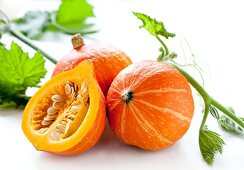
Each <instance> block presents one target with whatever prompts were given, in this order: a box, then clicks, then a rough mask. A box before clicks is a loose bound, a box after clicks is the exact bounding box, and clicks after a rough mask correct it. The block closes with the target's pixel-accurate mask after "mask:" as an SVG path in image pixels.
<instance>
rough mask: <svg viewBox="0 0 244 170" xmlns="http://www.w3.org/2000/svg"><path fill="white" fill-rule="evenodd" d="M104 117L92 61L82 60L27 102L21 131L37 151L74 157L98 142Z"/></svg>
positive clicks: (102, 101)
mask: <svg viewBox="0 0 244 170" xmlns="http://www.w3.org/2000/svg"><path fill="white" fill-rule="evenodd" d="M105 116H106V113H105V102H104V96H103V93H102V91H101V89H100V87H99V85H98V82H97V80H96V78H95V73H94V67H93V64H92V61H91V60H84V61H83V62H81V63H80V64H79V65H78V66H77V67H76V68H74V69H72V70H69V71H67V72H63V73H61V74H59V75H57V76H55V77H54V78H52V79H51V80H50V81H48V82H47V83H46V84H45V85H44V86H42V87H41V88H40V89H39V91H38V92H37V93H36V94H35V95H34V96H33V97H32V98H31V99H30V101H29V103H28V104H27V106H26V108H25V110H24V115H23V119H22V129H23V131H24V134H25V135H26V137H27V138H28V139H29V141H30V142H31V143H32V144H33V145H34V147H35V148H36V149H37V150H42V151H47V152H52V153H57V154H62V155H73V154H78V153H81V152H84V151H86V150H88V149H89V148H91V147H92V146H93V145H95V144H96V143H97V142H98V140H99V138H100V136H101V134H102V132H103V130H104V126H105Z"/></svg>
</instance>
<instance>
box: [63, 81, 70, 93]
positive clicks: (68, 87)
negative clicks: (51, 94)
mask: <svg viewBox="0 0 244 170" xmlns="http://www.w3.org/2000/svg"><path fill="white" fill-rule="evenodd" d="M64 88H65V94H66V95H70V94H71V86H70V84H65V87H64Z"/></svg>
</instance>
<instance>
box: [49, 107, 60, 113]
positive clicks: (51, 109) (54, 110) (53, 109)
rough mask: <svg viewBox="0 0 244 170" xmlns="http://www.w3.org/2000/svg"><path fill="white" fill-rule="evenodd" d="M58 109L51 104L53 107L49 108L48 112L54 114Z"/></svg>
mask: <svg viewBox="0 0 244 170" xmlns="http://www.w3.org/2000/svg"><path fill="white" fill-rule="evenodd" d="M57 111H58V110H57V109H55V108H54V107H53V106H51V107H49V108H48V109H47V114H54V113H56V112H57Z"/></svg>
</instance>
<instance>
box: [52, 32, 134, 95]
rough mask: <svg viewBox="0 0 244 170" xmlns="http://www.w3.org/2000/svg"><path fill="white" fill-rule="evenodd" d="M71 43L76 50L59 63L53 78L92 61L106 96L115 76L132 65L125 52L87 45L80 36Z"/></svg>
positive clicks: (91, 44)
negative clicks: (88, 60) (86, 61)
mask: <svg viewBox="0 0 244 170" xmlns="http://www.w3.org/2000/svg"><path fill="white" fill-rule="evenodd" d="M71 41H72V44H73V48H74V49H73V50H72V51H71V52H70V53H69V54H67V55H66V56H64V57H63V58H62V59H61V60H59V61H58V63H57V64H56V67H55V69H54V71H53V76H56V75H58V74H60V73H62V72H64V71H67V70H70V69H72V68H74V67H76V66H77V65H78V64H79V63H80V62H81V61H83V60H86V59H91V60H92V62H93V64H94V67H95V74H96V78H97V81H98V83H99V85H100V87H101V89H102V91H103V93H104V95H105V96H106V94H107V91H108V89H109V87H110V84H111V83H112V81H113V79H114V78H115V76H116V75H117V74H118V73H119V72H120V71H121V70H122V69H124V68H125V67H127V66H128V65H130V64H131V59H130V58H129V57H128V56H127V55H126V54H125V53H124V52H123V51H121V50H119V49H117V48H115V47H112V46H110V45H106V44H101V43H90V44H85V43H84V41H83V39H82V37H81V35H79V34H77V35H75V36H74V37H73V38H72V40H71Z"/></svg>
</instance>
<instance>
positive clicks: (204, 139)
mask: <svg viewBox="0 0 244 170" xmlns="http://www.w3.org/2000/svg"><path fill="white" fill-rule="evenodd" d="M224 144H225V143H224V141H223V139H221V137H220V135H219V134H217V133H216V132H213V131H210V130H208V129H207V126H205V127H204V128H203V129H200V132H199V146H200V151H201V154H202V156H203V159H204V160H205V161H206V162H207V163H208V164H209V165H213V162H214V157H215V154H216V153H217V152H219V153H221V154H222V151H223V145H224Z"/></svg>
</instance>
